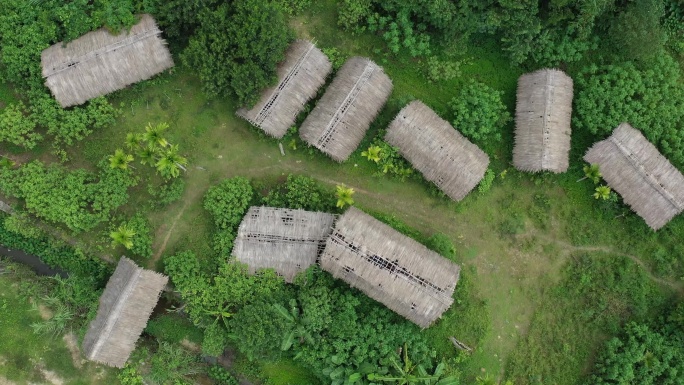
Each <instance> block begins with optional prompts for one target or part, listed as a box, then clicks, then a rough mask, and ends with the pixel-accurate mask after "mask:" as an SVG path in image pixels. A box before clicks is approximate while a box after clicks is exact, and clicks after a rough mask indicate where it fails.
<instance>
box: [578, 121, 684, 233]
mask: <svg viewBox="0 0 684 385" xmlns="http://www.w3.org/2000/svg"><path fill="white" fill-rule="evenodd" d="M584 160H586V161H587V162H589V163H591V164H598V165H599V170H601V174H602V175H603V179H605V180H606V182H608V185H609V186H610V187H611V188H612V189H613V190H615V191H617V192H618V193H619V194H620V195H621V196H622V199H623V200H624V201H625V203H627V204H628V205H629V206H630V207H631V208H632V210H634V211H635V212H636V213H637V214H639V216H640V217H642V218H644V220H645V221H646V224H648V225H649V226H650V227H651V228H652V229H653V230H658V229H659V228H661V227H663V226H665V224H667V222H669V221H670V219H672V218H673V217H674V216H675V215H677V214H679V213H681V212H682V210H684V176H682V173H681V172H679V170H677V169H676V168H675V167H674V166H673V165H672V164H671V163H670V162H669V161H668V160H667V159H666V158H665V157H664V156H662V155H661V154H660V152H659V151H658V149H656V147H655V146H654V145H653V144H651V142H649V141H648V140H647V139H646V138H645V137H644V135H643V134H642V133H641V132H640V131H639V130H637V129H635V128H632V126H630V125H629V124H628V123H622V124H620V125H619V126H618V128H616V129H615V131H613V134H612V135H611V136H610V137H608V139H606V140H602V141H600V142H597V143H595V144H594V145H593V146H592V147H591V148H590V149H589V151H587V153H586V154H585V155H584Z"/></svg>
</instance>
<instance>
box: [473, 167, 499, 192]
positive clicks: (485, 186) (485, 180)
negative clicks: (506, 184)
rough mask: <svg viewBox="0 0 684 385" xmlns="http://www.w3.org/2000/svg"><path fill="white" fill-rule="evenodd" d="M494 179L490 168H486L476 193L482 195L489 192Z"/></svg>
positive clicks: (494, 176)
mask: <svg viewBox="0 0 684 385" xmlns="http://www.w3.org/2000/svg"><path fill="white" fill-rule="evenodd" d="M494 178H496V173H495V172H494V170H492V169H491V168H488V169H487V171H485V174H484V177H482V180H481V181H480V183H479V184H478V185H477V192H479V193H480V194H484V193H486V192H487V191H489V190H490V189H491V188H492V184H493V183H494Z"/></svg>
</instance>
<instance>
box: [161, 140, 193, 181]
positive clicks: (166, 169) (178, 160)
mask: <svg viewBox="0 0 684 385" xmlns="http://www.w3.org/2000/svg"><path fill="white" fill-rule="evenodd" d="M187 164H188V160H187V159H186V158H184V157H182V156H181V155H179V154H178V145H175V146H171V147H170V148H169V149H168V150H167V151H166V152H165V153H164V154H163V155H162V156H161V158H159V160H157V163H156V164H155V166H156V167H157V171H158V172H159V173H160V174H161V176H163V177H164V178H167V179H170V178H177V177H178V176H179V175H180V171H179V170H183V171H187V169H186V168H185V166H187Z"/></svg>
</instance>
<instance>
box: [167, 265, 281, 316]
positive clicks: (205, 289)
mask: <svg viewBox="0 0 684 385" xmlns="http://www.w3.org/2000/svg"><path fill="white" fill-rule="evenodd" d="M164 264H165V271H166V273H167V274H168V275H169V277H170V278H171V280H172V282H173V284H174V285H175V287H176V290H178V292H180V294H181V297H182V298H183V301H185V303H186V304H187V307H186V310H187V313H188V315H189V316H190V319H191V320H192V321H193V322H194V323H195V324H196V325H203V326H205V327H206V326H207V325H210V324H213V323H218V322H220V323H223V324H225V323H226V322H227V320H228V319H229V318H231V317H232V316H233V314H234V313H235V312H236V311H237V310H239V309H241V308H242V307H243V306H245V305H247V304H249V303H251V302H253V301H256V300H258V299H260V298H264V297H267V296H272V295H273V294H274V293H277V292H280V291H281V290H282V288H283V281H282V279H281V278H278V277H277V276H276V274H275V273H274V272H269V271H264V272H262V273H260V274H255V275H250V274H248V269H247V266H246V265H244V264H241V263H237V262H234V261H230V262H224V263H223V264H222V265H221V266H220V267H219V269H218V272H212V273H209V274H207V273H205V272H202V271H201V269H200V263H199V260H198V259H197V257H196V256H195V255H194V254H193V253H192V252H187V251H186V252H181V253H178V254H175V255H172V256H169V257H166V258H165V259H164Z"/></svg>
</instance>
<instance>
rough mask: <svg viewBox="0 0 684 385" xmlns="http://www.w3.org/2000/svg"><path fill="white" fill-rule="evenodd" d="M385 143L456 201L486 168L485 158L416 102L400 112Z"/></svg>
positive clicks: (478, 179)
mask: <svg viewBox="0 0 684 385" xmlns="http://www.w3.org/2000/svg"><path fill="white" fill-rule="evenodd" d="M385 140H387V142H388V143H389V144H391V145H392V146H394V147H397V149H398V150H399V153H400V154H401V155H402V156H403V157H404V158H406V159H407V160H408V161H409V162H411V164H412V165H413V167H415V168H416V169H417V170H418V171H420V172H421V173H422V174H423V176H424V177H425V179H427V180H429V181H430V182H432V183H434V184H435V185H437V187H439V189H440V190H442V191H443V192H444V193H445V194H447V195H448V196H449V197H450V198H451V199H453V200H455V201H459V200H461V199H463V198H465V196H466V195H468V193H469V192H470V191H471V190H472V189H473V188H475V186H477V184H478V183H479V182H480V180H481V179H482V177H483V176H484V174H485V171H487V166H488V165H489V157H488V156H487V154H485V153H484V152H483V151H482V150H481V149H480V148H479V147H477V146H476V145H475V144H473V143H471V142H470V141H469V140H468V139H466V138H465V137H464V136H463V135H461V134H460V133H459V132H458V131H456V130H455V129H454V128H453V127H452V126H451V124H449V122H447V121H446V120H444V119H442V118H440V117H439V116H438V115H437V114H436V113H435V112H434V111H432V110H431V109H430V107H428V106H426V105H425V104H423V103H422V102H420V101H417V100H416V101H413V102H411V103H410V104H409V105H407V106H406V107H404V108H403V109H402V110H401V111H399V114H398V115H397V117H396V118H395V119H394V120H393V121H392V123H391V124H390V126H389V128H388V129H387V133H386V134H385Z"/></svg>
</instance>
